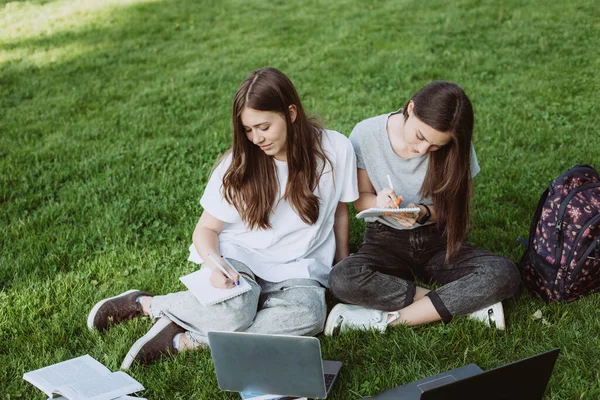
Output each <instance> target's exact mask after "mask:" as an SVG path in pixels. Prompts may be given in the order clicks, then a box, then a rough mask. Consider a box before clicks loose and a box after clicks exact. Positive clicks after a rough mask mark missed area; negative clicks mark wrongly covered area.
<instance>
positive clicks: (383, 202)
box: [375, 175, 404, 208]
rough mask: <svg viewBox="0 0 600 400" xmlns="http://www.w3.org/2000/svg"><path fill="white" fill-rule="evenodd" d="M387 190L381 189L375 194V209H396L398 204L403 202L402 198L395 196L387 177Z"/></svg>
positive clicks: (389, 179)
mask: <svg viewBox="0 0 600 400" xmlns="http://www.w3.org/2000/svg"><path fill="white" fill-rule="evenodd" d="M387 179H388V185H389V188H385V189H382V190H381V191H379V193H377V200H376V205H375V207H377V208H398V206H399V205H400V203H402V201H403V200H404V197H402V196H398V195H396V192H395V191H394V186H393V185H392V180H391V178H390V176H389V175H387Z"/></svg>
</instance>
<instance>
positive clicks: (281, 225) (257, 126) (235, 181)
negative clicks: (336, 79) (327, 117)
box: [88, 68, 358, 369]
mask: <svg viewBox="0 0 600 400" xmlns="http://www.w3.org/2000/svg"><path fill="white" fill-rule="evenodd" d="M232 120H233V138H232V139H233V140H232V147H231V149H230V150H229V151H228V152H227V153H226V154H225V156H224V157H223V158H222V159H221V160H220V161H219V162H218V163H217V165H216V167H215V169H214V171H213V173H212V175H211V177H210V180H209V182H208V184H207V186H206V189H205V191H204V194H203V196H202V198H201V200H200V203H201V205H202V207H203V208H204V211H203V213H202V215H201V217H200V220H199V221H198V224H197V225H196V229H195V230H194V234H193V245H192V246H191V247H190V260H191V261H193V262H196V263H203V266H202V268H209V269H210V282H211V284H212V285H213V286H214V287H217V288H231V287H233V286H235V285H236V283H237V281H238V280H239V279H240V277H239V275H238V273H239V274H240V275H243V277H244V279H245V280H246V281H247V282H248V283H249V284H250V286H251V288H252V289H251V290H250V291H248V292H246V293H244V294H241V295H238V296H236V297H234V298H231V299H229V300H226V301H224V302H221V303H217V304H214V305H209V306H203V305H202V304H201V303H200V302H198V300H197V299H196V298H195V297H194V296H193V295H192V294H191V293H190V292H189V291H183V292H178V293H172V294H168V295H165V296H152V295H150V294H149V293H142V292H140V291H138V290H130V291H127V292H125V293H122V294H120V295H118V296H115V297H112V298H108V299H104V300H102V301H100V302H98V303H97V304H96V305H95V306H94V307H93V309H92V311H91V312H90V314H89V316H88V327H89V328H90V329H98V330H106V329H108V328H109V327H110V326H111V325H113V324H115V323H118V322H120V321H123V320H126V319H129V318H133V317H135V316H141V315H149V316H150V317H152V318H159V320H158V321H157V322H156V324H155V325H154V326H153V327H152V329H150V331H149V332H148V333H147V334H146V335H144V336H143V337H142V338H140V339H139V340H138V341H137V342H136V343H135V344H134V345H133V347H132V348H131V349H130V350H129V352H128V354H127V356H126V358H125V360H124V361H123V364H122V366H121V368H122V369H127V368H129V366H130V365H131V364H132V362H133V361H135V360H137V361H139V362H141V363H149V362H152V361H154V360H155V359H157V358H159V357H160V356H161V355H163V354H165V353H167V352H170V353H177V352H178V351H181V350H185V349H193V348H196V347H198V346H200V345H207V344H208V341H207V333H208V331H211V330H226V331H247V332H257V333H267V334H288V335H315V334H317V333H318V332H320V331H321V330H322V329H323V325H324V323H325V317H326V304H325V287H326V286H327V284H328V275H329V271H330V269H331V265H332V264H333V262H334V261H339V260H341V259H343V258H345V257H346V256H348V253H349V243H348V240H349V221H348V207H347V205H346V204H345V203H348V202H351V201H354V200H356V199H357V198H358V189H357V183H356V161H355V155H354V151H353V148H352V145H351V143H350V141H349V140H348V139H347V138H346V137H345V136H344V135H342V134H340V133H338V132H335V131H329V130H324V129H322V128H321V127H319V126H318V125H317V124H316V123H315V121H313V120H311V119H309V118H308V117H307V116H306V114H305V113H304V109H303V107H302V103H301V102H300V99H299V97H298V94H297V92H296V89H295V88H294V86H293V84H292V82H291V81H290V80H289V79H288V78H287V77H286V76H285V75H284V74H283V73H281V72H280V71H278V70H277V69H274V68H263V69H259V70H257V71H254V72H253V73H251V74H250V75H249V76H248V77H247V78H246V79H245V80H244V82H243V83H242V85H241V87H240V88H239V90H238V92H237V93H236V95H235V98H234V101H233V114H232ZM209 255H211V256H212V258H213V259H215V260H217V262H219V263H220V264H221V266H222V268H223V269H224V270H225V271H227V274H228V275H230V276H231V278H232V279H230V278H229V277H228V276H227V275H226V274H224V273H223V272H222V271H221V270H220V269H219V268H217V267H216V266H215V265H214V264H213V263H212V262H209V260H210V257H209ZM221 255H222V256H223V257H225V258H226V259H227V260H229V262H230V263H231V264H232V265H233V266H234V267H235V270H232V269H231V268H229V266H228V265H227V263H225V262H223V260H222V259H221V258H220V257H219V256H221ZM203 261H206V262H203Z"/></svg>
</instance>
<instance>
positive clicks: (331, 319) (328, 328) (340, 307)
mask: <svg viewBox="0 0 600 400" xmlns="http://www.w3.org/2000/svg"><path fill="white" fill-rule="evenodd" d="M348 308H350V307H348V305H347V304H342V303H339V304H336V305H335V306H333V308H332V309H331V311H330V312H329V315H328V316H327V321H325V329H323V333H324V334H325V336H333V331H334V330H335V328H336V326H337V325H336V323H337V320H338V318H339V317H340V315H342V313H343V312H344V311H346V310H347V309H348Z"/></svg>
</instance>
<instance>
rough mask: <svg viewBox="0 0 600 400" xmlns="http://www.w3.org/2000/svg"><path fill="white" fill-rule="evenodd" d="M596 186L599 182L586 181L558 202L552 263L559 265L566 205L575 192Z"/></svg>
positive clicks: (598, 185)
mask: <svg viewBox="0 0 600 400" xmlns="http://www.w3.org/2000/svg"><path fill="white" fill-rule="evenodd" d="M597 187H600V183H586V184H585V185H581V186H579V187H576V188H575V189H573V190H571V191H570V192H569V194H568V195H567V197H565V199H564V200H563V201H562V203H560V207H559V208H558V217H557V219H556V228H555V229H554V231H555V232H556V233H557V234H558V237H557V241H558V248H557V249H556V254H555V255H554V264H555V265H560V255H561V254H562V251H563V242H562V236H563V217H564V214H565V211H566V209H567V206H568V205H569V202H570V201H571V199H572V198H573V197H575V196H576V195H577V193H579V192H582V191H584V190H587V189H593V188H597Z"/></svg>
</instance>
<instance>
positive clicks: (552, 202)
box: [519, 165, 600, 302]
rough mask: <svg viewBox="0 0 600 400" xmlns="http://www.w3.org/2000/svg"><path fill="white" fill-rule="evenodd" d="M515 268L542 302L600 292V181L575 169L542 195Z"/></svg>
mask: <svg viewBox="0 0 600 400" xmlns="http://www.w3.org/2000/svg"><path fill="white" fill-rule="evenodd" d="M527 245H528V247H527V250H525V254H523V257H522V258H521V261H520V262H519V267H520V269H521V275H522V278H523V282H524V283H525V285H526V286H527V287H529V288H530V289H531V290H533V291H534V292H535V293H537V294H538V295H539V296H541V297H542V298H543V299H544V300H546V301H550V300H561V301H566V302H571V301H573V300H576V299H578V298H580V297H582V296H585V295H587V294H590V293H593V292H595V291H598V290H600V175H598V171H596V170H595V169H594V168H592V167H591V166H589V165H576V166H574V167H573V168H571V169H570V170H568V171H567V172H565V173H564V174H562V175H560V176H559V177H558V178H556V179H554V180H553V181H552V182H551V183H550V185H548V188H547V189H546V190H545V191H544V193H543V194H542V197H541V199H540V202H539V204H538V207H537V210H536V212H535V214H534V216H533V221H532V222H531V228H530V230H529V241H528V243H527Z"/></svg>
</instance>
